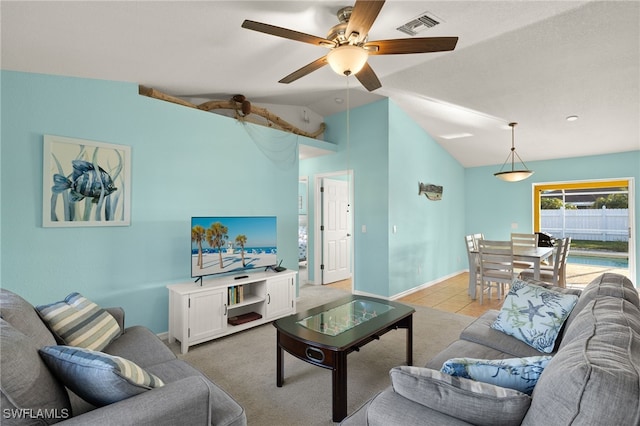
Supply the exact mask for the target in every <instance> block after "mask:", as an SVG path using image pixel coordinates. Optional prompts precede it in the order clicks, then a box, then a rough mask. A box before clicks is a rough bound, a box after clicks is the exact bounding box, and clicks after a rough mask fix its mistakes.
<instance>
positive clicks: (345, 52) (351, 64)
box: [327, 44, 369, 75]
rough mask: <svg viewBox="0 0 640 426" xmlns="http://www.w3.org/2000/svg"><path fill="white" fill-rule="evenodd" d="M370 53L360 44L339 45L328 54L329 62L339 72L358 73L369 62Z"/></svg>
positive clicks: (341, 73)
mask: <svg viewBox="0 0 640 426" xmlns="http://www.w3.org/2000/svg"><path fill="white" fill-rule="evenodd" d="M368 57H369V53H368V52H367V51H366V50H365V49H363V48H362V47H359V46H352V45H350V44H347V45H343V46H338V47H336V48H335V49H333V50H331V52H329V54H328V55H327V62H329V65H330V66H331V69H332V70H334V71H335V72H336V73H337V74H340V75H351V74H357V73H358V72H359V71H360V70H361V69H362V67H364V64H366V63H367V58H368Z"/></svg>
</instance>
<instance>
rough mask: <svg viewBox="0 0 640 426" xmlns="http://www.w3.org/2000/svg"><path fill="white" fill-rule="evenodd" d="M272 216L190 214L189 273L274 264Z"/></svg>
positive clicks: (257, 267) (275, 244)
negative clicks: (198, 215)
mask: <svg viewBox="0 0 640 426" xmlns="http://www.w3.org/2000/svg"><path fill="white" fill-rule="evenodd" d="M277 257H278V254H277V220H276V217H275V216H206V217H204V216H202V217H192V218H191V276H192V277H194V278H195V277H204V276H206V275H214V274H227V273H239V272H243V271H250V270H257V269H265V268H266V267H268V266H273V265H276V264H277Z"/></svg>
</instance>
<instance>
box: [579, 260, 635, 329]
mask: <svg viewBox="0 0 640 426" xmlns="http://www.w3.org/2000/svg"><path fill="white" fill-rule="evenodd" d="M599 296H612V297H617V298H621V299H625V300H627V301H629V302H631V303H632V304H634V305H635V306H638V307H640V298H639V297H638V290H636V288H635V287H634V286H633V283H632V282H631V280H629V278H627V277H625V276H624V275H620V274H612V273H605V274H602V275H599V276H598V277H596V278H595V279H593V281H591V282H590V283H589V284H587V286H586V287H585V288H584V290H583V291H582V294H581V295H580V299H579V300H578V303H576V306H575V308H574V309H573V311H572V312H571V315H569V318H567V325H566V326H567V327H570V325H571V323H572V322H573V320H574V318H575V317H576V316H577V315H578V314H579V313H580V312H581V311H582V309H584V307H585V306H587V305H588V304H589V302H591V301H592V300H594V299H596V298H597V297H599Z"/></svg>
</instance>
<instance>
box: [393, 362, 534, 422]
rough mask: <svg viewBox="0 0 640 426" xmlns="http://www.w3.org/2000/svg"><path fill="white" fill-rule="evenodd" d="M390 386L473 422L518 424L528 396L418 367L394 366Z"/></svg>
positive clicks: (415, 398) (431, 405)
mask: <svg viewBox="0 0 640 426" xmlns="http://www.w3.org/2000/svg"><path fill="white" fill-rule="evenodd" d="M389 374H390V376H391V383H392V385H393V390H394V391H395V392H397V393H398V394H400V395H402V396H404V397H405V398H407V399H410V400H412V401H414V402H417V403H419V404H422V405H424V406H426V407H428V408H431V409H433V410H436V411H439V412H441V413H444V414H447V415H450V416H452V417H456V418H458V419H460V420H463V421H466V422H469V423H472V424H474V425H480V426H482V425H487V426H490V425H493V426H497V425H519V424H520V423H521V421H522V419H523V418H524V415H525V414H526V412H527V410H528V409H529V405H530V403H531V398H530V397H529V396H528V395H525V394H524V393H522V392H518V391H515V390H513V389H507V388H503V387H499V386H494V385H491V384H487V383H482V382H477V381H474V380H468V379H464V378H461V377H454V376H450V375H448V374H445V373H441V372H440V371H436V370H431V369H428V368H419V367H405V366H403V367H394V368H393V369H391V371H390V373H389Z"/></svg>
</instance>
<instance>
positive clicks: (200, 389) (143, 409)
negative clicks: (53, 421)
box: [59, 376, 211, 426]
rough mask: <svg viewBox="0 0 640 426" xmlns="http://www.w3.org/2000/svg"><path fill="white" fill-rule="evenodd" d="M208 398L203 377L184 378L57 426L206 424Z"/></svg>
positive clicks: (208, 414)
mask: <svg viewBox="0 0 640 426" xmlns="http://www.w3.org/2000/svg"><path fill="white" fill-rule="evenodd" d="M210 403H211V395H210V391H209V386H208V385H207V382H206V380H205V379H204V378H203V377H197V376H192V377H186V378H184V379H181V380H178V381H175V382H172V383H167V384H166V385H165V386H163V387H161V388H155V389H152V390H149V391H147V392H143V393H141V394H139V395H136V396H133V397H131V398H127V399H124V400H122V401H119V402H116V403H114V404H110V405H107V406H104V407H100V408H96V409H95V410H92V411H89V412H87V413H84V414H81V415H79V416H76V417H72V418H70V419H68V420H65V421H64V422H61V423H59V424H60V425H65V426H66V425H79V426H80V425H83V426H84V425H98V424H103V425H106V424H114V425H115V424H117V425H122V426H125V425H132V426H133V425H141V424H149V425H151V424H152V425H154V426H161V425H177V424H190V425H208V424H211V407H210Z"/></svg>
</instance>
